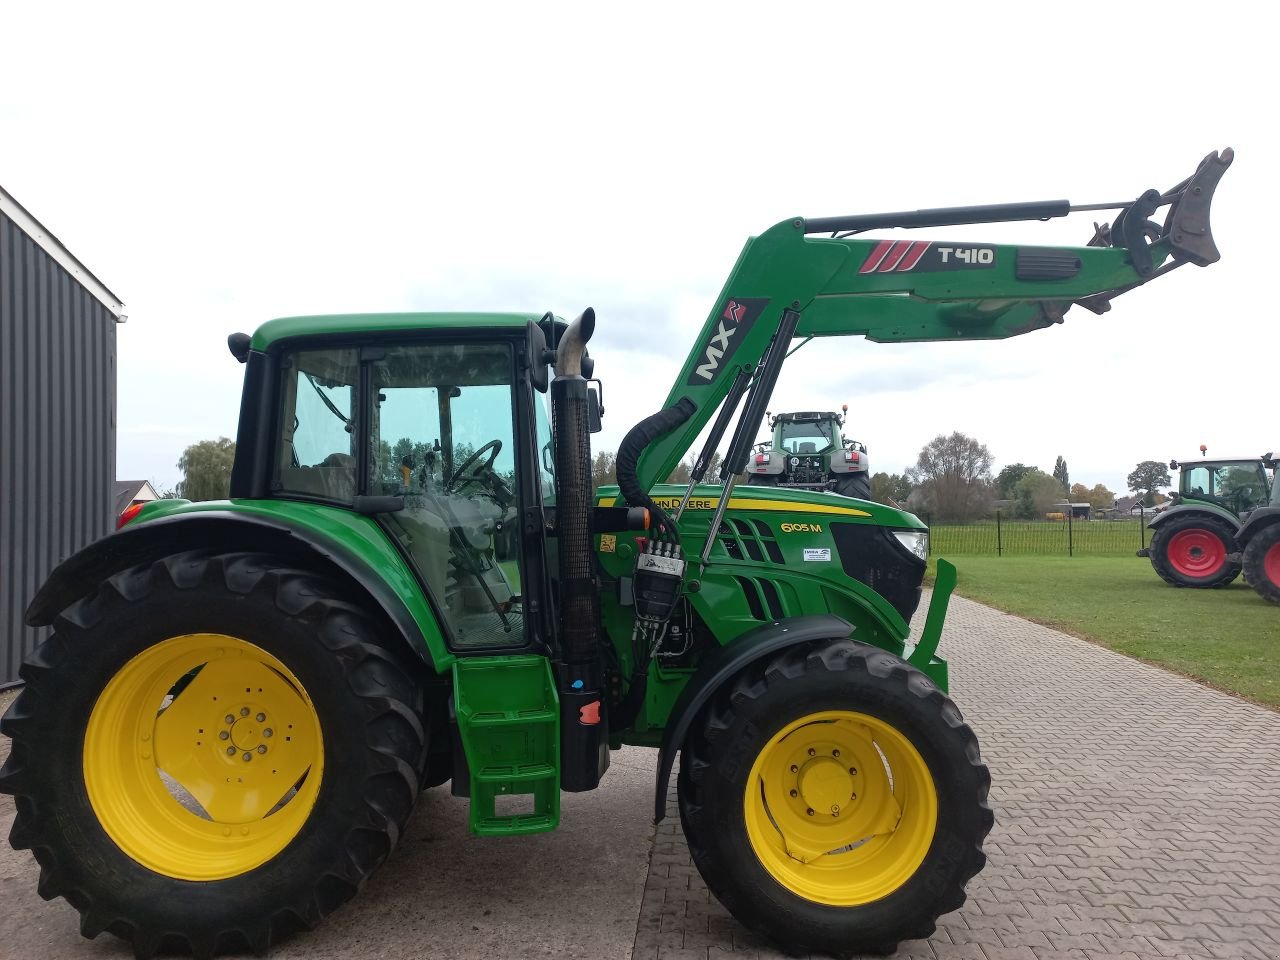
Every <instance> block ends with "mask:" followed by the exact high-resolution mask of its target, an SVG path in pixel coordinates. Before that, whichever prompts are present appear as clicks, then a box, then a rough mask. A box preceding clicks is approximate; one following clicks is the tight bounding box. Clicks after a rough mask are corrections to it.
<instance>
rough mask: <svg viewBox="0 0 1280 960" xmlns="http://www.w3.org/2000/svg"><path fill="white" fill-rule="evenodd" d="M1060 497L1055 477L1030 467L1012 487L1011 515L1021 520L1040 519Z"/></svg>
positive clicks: (1052, 510)
mask: <svg viewBox="0 0 1280 960" xmlns="http://www.w3.org/2000/svg"><path fill="white" fill-rule="evenodd" d="M1061 499H1062V486H1061V484H1059V482H1058V479H1057V477H1051V476H1049V475H1048V474H1047V473H1045V472H1044V471H1043V470H1037V469H1036V468H1035V467H1032V468H1031V469H1030V470H1028V471H1027V473H1026V474H1024V475H1023V477H1022V479H1021V480H1019V481H1018V483H1017V485H1016V486H1015V487H1014V488H1013V515H1014V516H1015V517H1018V518H1019V519H1022V520H1042V519H1044V515H1045V514H1046V513H1052V512H1055V511H1054V509H1053V508H1054V507H1055V506H1056V505H1057V504H1058V502H1059V501H1060V500H1061Z"/></svg>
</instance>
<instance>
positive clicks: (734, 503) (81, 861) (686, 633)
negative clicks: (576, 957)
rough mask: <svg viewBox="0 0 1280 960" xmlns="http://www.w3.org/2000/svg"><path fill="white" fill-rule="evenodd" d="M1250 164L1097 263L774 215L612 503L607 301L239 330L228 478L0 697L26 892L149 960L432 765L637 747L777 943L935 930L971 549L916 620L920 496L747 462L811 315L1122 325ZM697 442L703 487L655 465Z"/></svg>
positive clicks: (294, 873)
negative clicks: (5, 704)
mask: <svg viewBox="0 0 1280 960" xmlns="http://www.w3.org/2000/svg"><path fill="white" fill-rule="evenodd" d="M1231 159H1232V155H1231V152H1230V151H1224V152H1223V154H1222V155H1221V156H1219V155H1217V154H1213V155H1210V156H1209V157H1206V158H1205V160H1204V161H1203V162H1202V163H1201V165H1200V167H1199V168H1198V169H1197V171H1196V173H1195V174H1194V175H1193V176H1192V177H1191V178H1189V179H1188V180H1186V181H1184V182H1183V183H1182V184H1180V185H1179V186H1177V187H1175V188H1174V189H1173V190H1170V191H1168V192H1166V193H1164V194H1160V193H1158V192H1156V191H1148V193H1146V194H1143V196H1142V197H1140V198H1139V199H1138V200H1136V201H1134V202H1133V203H1131V204H1124V205H1120V207H1119V209H1120V213H1119V215H1118V217H1117V220H1116V224H1115V226H1114V227H1113V228H1112V231H1111V234H1110V239H1107V240H1102V239H1099V237H1097V236H1095V238H1094V242H1093V244H1091V245H1090V246H1087V247H1079V248H1076V247H1070V248H1048V247H1044V246H1038V245H1037V246H1025V247H1024V246H1016V245H997V244H984V243H976V242H967V243H964V244H955V243H939V242H935V241H931V240H930V241H911V240H876V239H863V238H861V237H860V236H858V234H859V233H860V232H862V231H865V230H872V229H890V228H894V227H916V226H938V225H954V224H960V223H978V222H993V221H1000V220H1039V219H1044V218H1046V217H1053V216H1062V215H1065V214H1067V213H1069V212H1070V211H1071V210H1072V209H1073V208H1072V207H1071V205H1070V204H1069V203H1067V202H1066V201H1051V202H1047V203H1032V204H1009V205H999V206H995V207H960V208H950V209H945V210H932V211H917V212H914V213H899V214H884V215H870V216H852V217H834V218H824V219H816V220H806V219H802V218H797V219H794V220H787V221H785V222H783V223H780V224H778V225H776V226H774V227H772V228H771V229H769V230H767V231H765V232H764V233H763V234H761V235H760V236H758V237H754V238H752V239H751V240H749V241H748V243H747V245H746V247H745V249H744V250H743V252H742V254H741V256H740V258H739V260H738V262H737V265H736V266H735V268H734V270H733V272H732V273H731V274H730V276H729V278H728V280H727V281H726V284H725V287H724V290H723V292H722V294H721V296H720V297H719V298H718V299H717V301H716V303H715V305H714V307H713V309H712V311H711V313H710V315H709V317H708V319H707V321H706V324H705V325H704V326H703V328H702V331H701V333H700V334H699V335H698V338H697V340H696V341H695V342H694V345H693V347H692V350H691V352H690V354H689V357H688V359H687V360H686V362H685V365H684V368H683V369H682V370H681V372H680V374H679V376H678V378H677V380H676V382H675V384H673V386H672V388H671V390H670V392H669V394H668V396H667V400H666V403H665V404H664V406H663V409H661V410H660V411H659V412H657V413H655V414H653V415H652V416H649V417H647V418H645V419H644V420H642V421H640V422H639V423H638V424H636V425H635V426H634V427H633V428H632V429H631V430H630V432H629V433H628V434H627V435H626V437H625V438H624V440H623V442H622V444H621V446H620V448H619V451H618V456H617V477H618V486H617V487H616V488H602V489H601V490H600V491H598V493H597V496H596V499H595V500H594V501H593V499H592V494H591V489H592V488H591V446H590V434H591V431H592V429H593V427H594V426H595V425H596V424H598V422H599V415H600V413H601V412H602V411H601V409H600V403H599V396H600V394H599V393H598V391H596V390H593V389H592V387H591V381H592V378H593V377H594V368H595V363H594V360H593V358H591V357H589V356H588V355H587V350H586V345H587V342H588V340H589V339H590V337H591V335H592V332H593V330H594V328H595V314H594V312H593V311H591V310H586V311H584V312H583V314H582V315H581V316H580V317H579V318H578V319H577V320H575V321H574V322H573V323H571V324H565V323H564V322H562V321H560V320H558V319H557V318H555V317H554V316H552V315H551V314H546V315H544V316H542V317H539V316H538V315H537V314H528V315H525V314H476V313H471V314H367V315H345V316H322V317H292V318H286V319H279V320H273V321H270V322H268V323H266V324H264V325H262V326H261V327H259V328H258V329H257V331H256V332H255V333H254V334H253V335H252V336H249V335H245V334H235V335H233V336H232V337H231V338H230V340H229V345H230V347H231V351H232V353H233V354H234V356H235V357H236V358H237V359H238V360H240V361H241V362H243V363H244V364H245V373H244V389H243V394H242V401H241V410H240V425H239V433H238V437H237V444H236V461H235V467H234V471H233V474H232V481H231V486H232V490H231V499H229V500H227V501H219V502H206V503H189V502H186V501H182V500H176V501H175V500H161V501H155V502H153V503H151V504H148V505H146V506H144V507H142V508H141V510H139V511H138V512H137V514H136V515H135V516H134V517H133V518H132V519H131V520H129V522H128V523H126V524H125V525H124V526H123V527H122V528H121V529H120V530H119V531H117V532H116V533H115V534H113V535H112V536H109V537H107V538H105V539H103V540H101V541H99V542H98V543H96V544H94V545H92V546H90V547H88V548H87V549H85V550H83V551H81V552H80V553H77V554H75V555H74V556H72V557H70V558H68V559H67V560H65V561H64V562H63V563H62V564H61V565H60V566H59V567H58V568H57V569H56V570H55V571H54V572H53V574H52V575H51V576H50V578H49V580H48V581H47V582H46V583H45V584H44V586H43V587H42V588H41V589H40V591H39V592H38V593H37V595H36V596H35V597H34V598H33V600H32V601H31V604H30V606H29V608H28V610H27V619H28V622H30V623H31V624H33V625H39V626H44V625H51V626H52V627H53V633H52V635H51V636H50V637H49V638H48V639H47V640H46V641H45V642H44V643H43V644H41V645H40V646H39V647H38V648H37V649H36V650H35V652H34V653H33V654H32V655H31V657H30V658H29V659H28V660H27V662H26V663H25V665H24V666H23V668H22V677H23V679H24V680H25V681H26V686H25V688H24V690H23V691H22V693H21V695H20V696H19V697H18V698H17V700H16V701H15V702H14V703H13V705H12V706H11V708H10V709H9V712H8V713H7V714H6V716H5V718H4V720H3V722H2V724H3V731H4V733H5V734H7V735H8V736H10V737H11V738H12V752H11V753H10V755H9V757H8V759H7V761H6V762H5V764H4V766H3V768H0V790H3V791H4V792H6V793H10V794H13V795H14V796H15V797H16V808H17V816H16V818H15V820H14V824H13V829H12V832H11V834H10V841H11V842H12V843H13V845H14V846H15V847H18V848H26V849H31V850H33V851H34V853H35V856H36V858H37V860H38V861H39V863H40V867H41V879H40V887H39V890H40V893H41V894H42V895H43V896H45V897H54V896H63V897H65V898H66V899H67V901H68V902H69V903H70V904H71V905H72V906H73V907H74V908H75V909H76V910H78V911H79V913H80V915H81V921H80V929H81V931H82V932H83V933H84V934H85V935H86V936H89V937H93V936H95V935H97V934H98V933H100V932H102V931H110V932H111V933H113V934H115V935H117V936H120V937H123V938H125V939H127V940H129V941H131V942H132V943H133V947H134V950H135V952H136V953H137V954H138V956H140V957H147V956H150V955H151V954H153V953H155V952H157V951H159V950H166V951H167V950H175V949H176V950H182V951H190V952H191V953H193V954H194V955H195V956H197V957H207V956H210V955H212V954H214V953H217V952H219V951H226V950H241V949H246V948H248V949H254V950H259V951H261V950H265V949H266V948H267V947H269V946H270V945H271V943H272V942H274V941H276V940H277V939H279V938H280V937H282V936H284V935H286V934H288V933H289V932H290V931H293V930H296V929H298V928H302V927H311V926H314V925H315V924H316V923H318V922H320V920H321V919H322V918H323V917H325V916H326V915H327V914H329V913H330V912H332V911H333V910H334V909H335V908H336V907H338V905H339V904H341V903H342V902H344V901H345V900H347V899H348V898H350V897H352V896H353V895H354V894H355V893H356V891H357V890H358V889H359V888H360V887H361V885H362V884H363V883H364V881H365V880H366V878H367V877H368V876H369V874H370V873H371V872H372V871H373V870H375V869H376V868H377V867H378V866H379V865H380V864H382V863H383V862H384V861H385V860H386V859H387V856H388V855H389V853H390V852H391V850H392V848H393V847H394V846H395V845H396V843H397V841H398V840H399V838H400V836H401V835H402V833H403V830H404V828H405V824H406V822H407V820H408V819H409V815H410V813H411V812H412V810H413V807H414V803H415V801H416V800H417V798H418V795H419V792H420V791H421V790H423V789H424V788H428V787H431V786H434V785H439V784H443V783H445V782H450V783H451V790H452V792H453V793H454V794H456V795H459V796H463V797H467V798H469V803H470V816H469V823H470V828H471V830H472V831H473V832H474V833H476V834H479V835H482V836H504V835H514V834H528V833H537V832H540V831H546V830H551V829H554V828H555V827H556V825H557V824H558V822H559V818H560V796H561V793H562V792H563V791H585V790H593V789H595V788H596V787H598V786H599V785H600V783H601V779H602V777H604V776H605V774H606V770H607V769H608V766H609V755H610V751H611V750H612V749H615V748H618V747H620V746H621V745H623V744H637V745H643V746H651V747H656V748H657V764H656V766H657V775H656V777H655V781H654V785H653V803H654V807H653V811H654V816H655V817H656V818H657V819H659V820H661V819H662V817H663V815H664V810H665V804H666V795H667V784H668V782H669V779H670V776H671V774H672V772H673V770H674V768H675V761H676V758H677V755H679V758H680V763H679V773H678V780H677V795H678V799H679V809H680V820H681V825H682V826H683V828H684V832H685V835H686V837H687V838H688V841H689V848H690V850H691V851H692V855H693V859H694V862H695V863H696V864H697V867H698V869H699V871H700V872H701V874H702V876H703V877H704V878H705V880H706V882H707V885H708V887H709V888H710V889H711V890H712V891H713V892H714V893H715V894H716V896H717V897H719V898H720V900H721V901H722V902H723V903H724V904H725V905H726V906H727V907H728V909H729V910H730V911H731V912H732V913H733V915H734V916H735V917H737V919H738V920H739V921H741V923H743V924H744V925H746V926H747V927H749V928H751V929H752V930H754V931H757V932H758V933H759V934H760V935H762V936H765V937H768V938H770V939H772V940H773V941H775V942H777V943H779V944H781V945H783V946H784V947H785V948H786V949H787V950H788V951H790V952H795V953H806V952H826V953H836V954H841V955H847V954H851V953H856V952H862V951H868V952H888V951H891V950H892V949H893V948H894V946H895V945H896V944H897V943H898V942H899V941H900V940H903V939H910V938H921V937H927V936H929V934H930V933H931V931H932V930H933V929H934V922H935V920H936V918H937V917H938V916H939V915H940V914H942V913H945V912H947V911H950V910H954V909H956V908H958V907H959V906H960V905H961V904H962V903H963V902H964V898H965V892H964V891H965V884H966V883H967V881H968V880H969V879H970V878H971V877H973V876H974V875H975V874H976V873H977V872H978V871H979V870H981V869H982V866H983V864H984V863H985V857H984V854H983V852H982V843H983V840H984V838H985V837H986V835H987V832H988V831H989V829H990V828H991V825H992V822H993V817H992V812H991V810H990V808H989V807H988V805H987V791H988V786H989V783H990V777H989V775H988V772H987V768H986V767H985V766H984V765H983V763H982V760H981V756H980V753H979V749H978V744H977V740H976V738H975V736H974V734H973V731H972V730H971V729H970V728H969V726H968V725H967V724H966V723H965V722H964V720H963V719H962V717H961V714H960V711H959V710H958V709H957V707H956V705H955V704H954V703H953V702H952V701H951V699H950V698H949V697H948V696H947V693H946V690H947V686H948V669H947V664H946V662H945V661H944V660H943V659H942V658H940V657H939V656H938V655H937V650H938V645H939V642H940V639H941V636H942V631H943V626H944V620H945V617H946V609H947V603H948V597H949V594H950V591H951V589H952V587H953V586H954V583H955V570H954V568H953V567H952V566H951V565H950V564H948V563H947V562H946V561H945V560H941V561H939V562H938V568H937V569H938V572H937V578H936V581H935V584H934V588H933V595H932V599H931V601H930V605H929V610H928V616H927V617H926V619H925V621H924V625H923V628H922V630H921V632H920V633H919V634H918V635H916V636H914V637H913V636H912V635H911V633H910V630H909V626H908V624H909V622H910V619H911V616H912V614H913V612H914V611H915V609H916V606H917V604H918V602H919V599H920V596H921V584H922V581H923V578H924V572H925V557H926V553H927V538H928V532H927V530H926V528H925V526H924V524H922V523H921V522H920V520H919V519H917V518H916V517H915V516H913V515H911V514H909V513H905V512H903V511H901V510H897V509H893V508H890V507H886V506H881V505H879V504H874V503H868V502H864V501H850V500H849V499H847V498H845V497H839V496H836V495H834V494H832V493H829V492H824V491H808V490H796V489H783V488H776V489H769V488H763V487H762V488H753V489H752V491H751V495H750V497H745V498H744V497H738V496H735V493H734V485H735V480H736V477H737V475H739V474H741V473H742V472H743V471H744V470H745V468H746V464H747V459H748V456H749V454H750V451H751V445H752V440H753V439H754V437H755V434H756V431H757V429H758V426H759V424H760V423H761V419H762V417H763V415H764V411H765V410H766V408H767V405H768V403H769V399H770V395H771V393H772V391H773V387H774V384H775V383H776V381H777V378H778V374H779V372H780V370H781V367H782V364H783V361H784V359H785V358H786V357H787V356H788V355H789V353H790V352H791V347H792V343H793V341H795V340H797V339H798V340H799V341H800V343H804V342H805V341H806V340H807V339H809V338H813V337H832V336H854V335H860V336H865V337H867V338H868V339H870V340H876V341H889V342H892V341H902V340H956V339H989V340H997V339H1002V338H1005V337H1010V336H1016V335H1019V334H1022V333H1026V332H1028V331H1030V330H1033V329H1038V328H1043V327H1048V326H1050V325H1052V324H1055V323H1058V322H1061V321H1062V318H1063V314H1064V313H1065V312H1066V311H1067V310H1068V308H1070V307H1071V306H1072V305H1073V304H1083V305H1084V306H1086V307H1088V308H1089V309H1092V310H1095V311H1102V310H1105V309H1106V308H1107V306H1108V305H1109V303H1110V301H1111V300H1113V299H1114V298H1115V297H1116V296H1118V295H1119V294H1121V293H1123V292H1125V291H1126V290H1129V289H1131V288H1133V287H1135V286H1138V285H1140V284H1142V283H1143V282H1145V281H1147V280H1149V279H1151V278H1153V277H1155V276H1158V275H1161V274H1162V273H1164V272H1167V271H1168V270H1169V269H1171V268H1172V267H1174V266H1177V265H1179V264H1181V263H1195V264H1199V265H1202V266H1203V265H1207V264H1209V263H1212V262H1214V261H1216V260H1217V259H1218V254H1217V251H1216V248H1215V247H1214V245H1213V240H1212V237H1211V236H1210V234H1209V232H1208V211H1209V201H1210V199H1211V197H1212V195H1213V192H1214V188H1215V187H1216V185H1217V183H1218V179H1219V178H1220V177H1221V175H1222V173H1223V172H1224V171H1225V170H1226V168H1227V167H1228V166H1229V164H1230V163H1231ZM1161 206H1167V207H1168V208H1169V209H1168V213H1167V216H1166V220H1165V225H1164V226H1163V227H1159V228H1153V227H1152V225H1150V224H1148V223H1147V218H1148V217H1149V216H1150V215H1151V214H1152V212H1153V211H1155V210H1156V209H1157V208H1159V207H1161ZM1086 209H1096V205H1091V206H1089V207H1088V208H1086ZM548 401H549V402H548ZM708 427H709V429H707V430H706V433H707V439H706V441H705V444H704V446H703V447H702V449H701V452H700V453H699V455H698V457H697V459H696V461H695V464H694V467H693V469H692V471H691V474H692V479H691V481H690V483H689V484H688V485H687V486H685V487H683V488H680V487H672V486H659V485H657V484H658V480H659V479H660V478H662V477H666V476H668V475H670V472H671V470H672V469H673V468H674V467H675V466H676V464H677V463H679V462H680V460H681V458H682V457H683V456H684V454H685V453H686V451H688V450H689V448H690V447H691V445H692V444H693V443H694V441H695V439H696V438H697V437H698V436H699V435H700V434H702V433H703V432H704V429H706V428H708ZM730 427H732V431H730ZM726 436H727V437H728V440H727V442H726V446H725V450H726V453H725V455H724V458H723V461H722V463H721V473H720V482H719V483H718V484H717V483H710V482H706V477H705V474H706V472H707V466H708V464H709V463H710V462H711V460H712V458H713V457H714V456H715V454H716V453H717V452H718V451H719V449H720V445H721V442H722V441H724V440H725V438H726ZM602 828H607V827H606V825H602ZM549 906H550V905H549ZM424 909H429V905H426V906H424Z"/></svg>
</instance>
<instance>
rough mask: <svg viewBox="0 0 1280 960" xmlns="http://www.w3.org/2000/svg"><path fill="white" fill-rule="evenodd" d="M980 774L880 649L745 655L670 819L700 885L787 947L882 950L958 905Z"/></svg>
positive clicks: (981, 819)
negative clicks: (753, 658)
mask: <svg viewBox="0 0 1280 960" xmlns="http://www.w3.org/2000/svg"><path fill="white" fill-rule="evenodd" d="M990 783H991V778H990V775H989V774H988V772H987V768H986V767H985V766H984V765H983V763H982V761H981V758H980V755H979V751H978V743H977V740H976V738H975V737H974V735H973V732H972V731H971V730H970V729H969V727H968V726H967V725H966V724H965V723H964V721H963V719H962V718H961V716H960V712H959V711H958V710H957V709H956V707H955V705H954V704H953V703H952V702H951V701H950V700H949V699H947V697H946V696H945V695H944V694H943V693H942V691H941V690H939V689H938V688H937V686H935V685H934V684H933V682H932V681H931V680H929V679H928V678H927V677H926V676H924V674H922V673H920V672H919V671H918V670H916V669H915V668H913V667H911V666H910V665H908V664H907V663H905V662H904V661H903V660H901V659H900V658H898V657H895V656H893V655H892V654H890V653H887V652H885V651H883V650H879V649H876V648H873V647H867V646H864V645H861V644H856V643H853V642H852V641H849V640H832V641H826V642H824V643H821V644H818V645H817V646H809V647H805V648H801V649H797V650H792V651H788V652H785V653H783V654H780V655H778V656H777V657H775V658H774V659H772V660H771V661H768V662H766V663H765V664H763V665H756V666H752V667H749V668H748V669H747V670H746V671H744V672H743V673H742V674H741V675H740V676H739V677H737V678H736V680H735V681H733V682H732V683H731V684H730V685H729V689H727V690H725V691H723V692H722V694H721V695H720V696H718V697H717V699H716V700H715V701H714V702H713V703H712V705H711V706H710V707H709V708H708V709H707V710H706V712H705V713H704V715H703V717H702V723H701V726H700V728H699V729H698V730H697V731H696V732H695V733H694V734H693V735H692V736H691V738H690V741H689V742H688V743H686V745H685V749H684V755H683V757H682V762H681V768H680V776H679V780H678V796H679V802H680V818H681V822H682V824H683V826H684V831H685V835H686V837H687V838H688V841H689V849H690V851H691V852H692V854H693V859H694V863H695V864H696V865H697V867H698V870H699V871H700V872H701V874H702V876H703V879H704V880H705V881H706V883H707V886H708V887H709V888H710V889H711V891H712V892H713V893H714V894H715V895H716V896H717V897H718V898H719V900H720V901H721V903H723V904H724V905H725V907H726V908H727V909H728V910H729V912H730V913H732V914H733V915H734V916H735V917H736V918H737V919H738V920H739V922H741V923H742V924H743V925H744V926H746V927H748V928H750V929H751V930H753V931H755V932H756V933H758V934H760V935H761V936H764V937H767V938H768V939H770V940H772V941H773V942H775V943H776V944H778V945H779V946H780V947H781V948H782V949H784V950H786V951H787V952H789V953H832V954H836V955H848V954H851V953H855V952H869V953H884V952H892V950H893V949H894V948H895V947H896V945H897V944H898V942H899V941H901V940H905V939H921V938H925V937H928V936H929V935H930V934H931V933H932V932H933V930H934V922H935V921H936V919H937V917H938V916H940V915H941V914H943V913H947V912H949V911H951V910H955V909H957V908H958V907H960V905H961V904H963V903H964V899H965V894H964V886H965V883H966V882H967V881H968V880H969V879H970V878H971V877H973V876H974V875H975V874H977V873H978V871H980V870H981V869H982V867H983V865H984V864H985V863H986V857H985V855H984V854H983V852H982V841H983V839H984V838H985V837H986V835H987V833H988V831H989V830H990V829H991V826H992V823H993V817H992V813H991V809H990V807H988V806H987V802H986V799H987V791H988V788H989V787H990Z"/></svg>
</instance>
